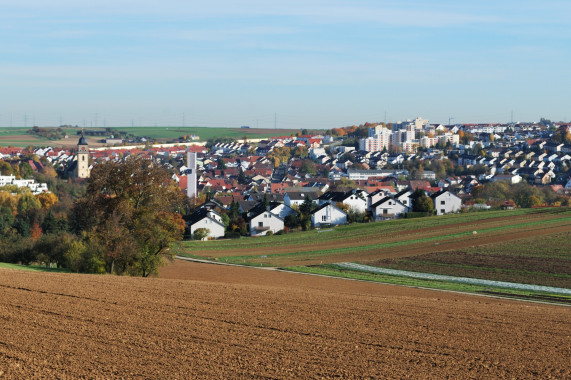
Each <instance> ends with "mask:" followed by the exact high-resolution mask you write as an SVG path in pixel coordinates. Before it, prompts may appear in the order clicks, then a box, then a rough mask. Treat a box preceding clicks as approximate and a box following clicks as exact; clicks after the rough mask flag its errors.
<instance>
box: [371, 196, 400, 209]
mask: <svg viewBox="0 0 571 380" xmlns="http://www.w3.org/2000/svg"><path fill="white" fill-rule="evenodd" d="M389 200H392V201H395V203H399V204H400V205H401V206H403V207H406V205H404V204H403V203H402V202H400V201H399V200H398V199H395V198H393V197H384V198H383V199H381V200H379V201H377V202H375V203H374V204H372V205H371V208H375V207H377V206H380V205H382V204H383V203H385V202H387V201H389Z"/></svg>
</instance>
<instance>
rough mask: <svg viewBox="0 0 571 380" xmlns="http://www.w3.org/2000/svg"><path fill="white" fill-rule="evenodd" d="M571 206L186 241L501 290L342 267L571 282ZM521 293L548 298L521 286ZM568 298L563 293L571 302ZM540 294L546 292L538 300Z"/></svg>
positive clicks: (249, 259)
mask: <svg viewBox="0 0 571 380" xmlns="http://www.w3.org/2000/svg"><path fill="white" fill-rule="evenodd" d="M569 231H571V210H570V209H569V208H558V209H520V210H516V211H509V212H506V211H494V212H480V213H472V214H459V215H448V216H443V217H432V218H423V219H411V220H397V221H390V222H382V223H371V224H364V225H363V224H361V225H350V226H343V227H338V228H334V229H329V230H320V231H308V232H304V233H296V234H288V235H281V236H272V237H264V238H258V239H240V240H237V241H219V242H185V243H184V244H183V245H182V246H181V252H183V253H182V254H183V255H185V253H184V252H186V255H187V256H190V257H196V258H202V259H207V260H213V261H217V262H223V263H233V264H242V265H252V266H268V267H281V268H285V269H290V270H295V271H301V272H307V273H316V274H327V275H333V276H340V277H350V278H356V279H364V280H369V281H380V282H388V283H397V284H403V285H411V286H423V287H434V288H439V289H451V290H460V291H470V292H480V293H481V292H490V291H496V290H495V289H489V288H488V287H484V286H465V285H462V286H460V285H459V284H446V283H441V282H437V281H429V280H411V279H402V278H398V277H394V276H388V275H376V274H375V275H373V274H364V273H355V271H351V270H342V269H339V268H335V267H332V266H331V265H330V264H334V263H338V262H359V263H365V264H368V265H373V266H379V267H385V268H394V269H402V270H410V271H416V272H427V273H436V274H443V275H453V276H462V277H471V278H482V279H489V280H497V281H508V282H518V283H528V284H536V285H546V286H554V287H563V288H571V255H570V254H569V252H571V239H570V232H569ZM510 294H511V295H513V296H516V297H523V298H527V297H528V296H529V297H535V296H538V297H544V295H536V294H534V293H533V292H532V293H525V292H524V293H522V292H517V291H513V292H510ZM567 298H568V297H557V299H559V300H561V301H562V302H567V301H568V300H567ZM538 299H539V298H538Z"/></svg>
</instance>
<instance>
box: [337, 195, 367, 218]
mask: <svg viewBox="0 0 571 380" xmlns="http://www.w3.org/2000/svg"><path fill="white" fill-rule="evenodd" d="M342 203H343V204H344V205H347V206H349V208H350V209H352V210H353V211H357V212H365V211H367V192H366V191H365V190H360V189H357V190H352V191H350V192H349V193H347V194H346V197H345V199H344V200H343V202H342Z"/></svg>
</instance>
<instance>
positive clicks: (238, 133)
mask: <svg viewBox="0 0 571 380" xmlns="http://www.w3.org/2000/svg"><path fill="white" fill-rule="evenodd" d="M113 129H116V130H119V131H124V132H127V133H132V134H133V135H135V136H148V137H151V138H155V139H162V138H167V139H172V138H177V137H181V136H184V135H197V136H199V137H200V140H202V141H205V140H208V139H211V138H217V137H231V138H235V139H242V138H243V137H244V136H246V137H248V138H251V139H256V138H265V137H272V136H282V135H291V134H292V133H297V132H299V129H256V128H245V129H242V128H206V127H185V128H183V127H120V128H113Z"/></svg>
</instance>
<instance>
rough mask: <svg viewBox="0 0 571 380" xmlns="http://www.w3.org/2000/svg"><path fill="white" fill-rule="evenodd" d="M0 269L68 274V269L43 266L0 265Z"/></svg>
mask: <svg viewBox="0 0 571 380" xmlns="http://www.w3.org/2000/svg"><path fill="white" fill-rule="evenodd" d="M0 268H6V269H18V270H27V271H33V272H64V273H70V271H69V270H68V269H63V268H47V267H45V266H43V265H19V264H9V263H0Z"/></svg>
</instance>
